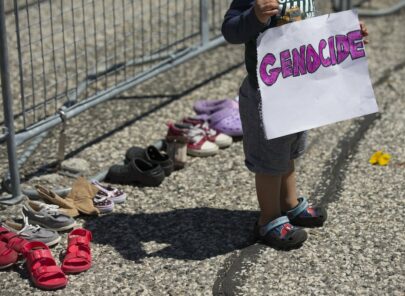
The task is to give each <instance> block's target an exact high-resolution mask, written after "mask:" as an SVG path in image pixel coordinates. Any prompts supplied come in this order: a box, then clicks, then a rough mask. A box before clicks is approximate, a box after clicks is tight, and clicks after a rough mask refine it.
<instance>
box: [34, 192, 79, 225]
mask: <svg viewBox="0 0 405 296" xmlns="http://www.w3.org/2000/svg"><path fill="white" fill-rule="evenodd" d="M35 188H36V190H37V192H38V195H39V197H40V198H42V200H44V201H45V202H46V203H49V204H54V205H57V206H59V209H60V211H61V212H63V213H64V214H66V215H68V216H70V217H72V218H74V217H77V216H79V211H78V210H77V209H76V206H75V205H74V203H73V201H71V200H68V199H65V198H62V197H60V196H59V195H57V194H56V193H55V192H53V191H51V190H49V189H47V188H45V187H44V186H41V185H36V186H35Z"/></svg>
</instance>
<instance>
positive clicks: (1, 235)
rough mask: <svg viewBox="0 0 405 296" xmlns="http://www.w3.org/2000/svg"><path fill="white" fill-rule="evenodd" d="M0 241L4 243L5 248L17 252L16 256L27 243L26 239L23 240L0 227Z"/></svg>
mask: <svg viewBox="0 0 405 296" xmlns="http://www.w3.org/2000/svg"><path fill="white" fill-rule="evenodd" d="M0 241H2V242H4V243H6V244H7V246H8V247H9V248H11V249H13V250H14V251H15V252H17V254H18V255H19V254H21V250H22V247H23V246H24V245H25V244H27V243H28V241H27V240H26V239H23V238H22V237H20V236H19V235H18V234H16V233H14V232H11V231H9V230H8V229H7V228H4V227H2V226H0Z"/></svg>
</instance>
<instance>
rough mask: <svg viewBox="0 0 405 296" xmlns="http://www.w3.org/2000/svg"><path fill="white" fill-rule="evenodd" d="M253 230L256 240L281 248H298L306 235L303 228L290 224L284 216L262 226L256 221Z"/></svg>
mask: <svg viewBox="0 0 405 296" xmlns="http://www.w3.org/2000/svg"><path fill="white" fill-rule="evenodd" d="M254 232H255V236H256V238H257V239H258V240H260V241H261V242H263V243H264V244H266V245H268V246H270V247H273V248H275V249H281V250H290V249H295V248H299V247H300V246H301V245H302V244H303V243H304V242H305V241H306V239H307V237H308V235H307V233H306V232H305V230H303V229H301V228H299V227H295V226H293V225H291V224H290V221H289V220H288V217H286V216H282V217H280V218H277V219H275V220H273V221H271V222H269V223H267V224H266V225H263V226H259V225H258V224H257V223H256V225H255V229H254Z"/></svg>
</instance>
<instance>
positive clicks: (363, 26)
mask: <svg viewBox="0 0 405 296" xmlns="http://www.w3.org/2000/svg"><path fill="white" fill-rule="evenodd" d="M360 30H361V34H362V35H363V37H367V36H368V30H367V27H366V24H365V23H364V22H360ZM364 43H365V44H368V39H364Z"/></svg>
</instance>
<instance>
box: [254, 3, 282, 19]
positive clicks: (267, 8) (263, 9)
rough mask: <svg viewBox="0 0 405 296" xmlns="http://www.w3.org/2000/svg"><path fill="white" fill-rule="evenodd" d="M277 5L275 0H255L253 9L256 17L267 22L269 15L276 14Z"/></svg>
mask: <svg viewBox="0 0 405 296" xmlns="http://www.w3.org/2000/svg"><path fill="white" fill-rule="evenodd" d="M278 5H279V4H278V1H277V0H256V1H255V6H254V10H255V13H256V17H257V19H258V20H259V21H260V22H261V23H263V24H267V23H268V21H269V19H270V17H272V16H274V15H277V14H278Z"/></svg>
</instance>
